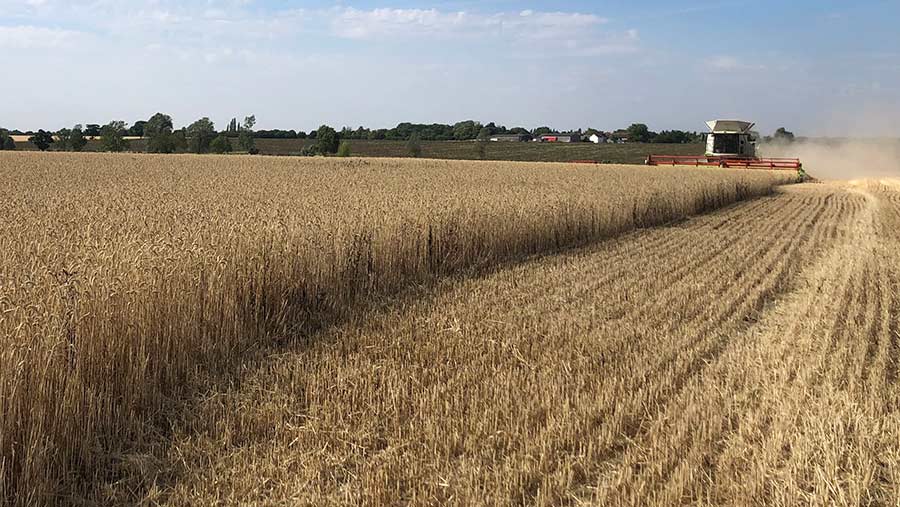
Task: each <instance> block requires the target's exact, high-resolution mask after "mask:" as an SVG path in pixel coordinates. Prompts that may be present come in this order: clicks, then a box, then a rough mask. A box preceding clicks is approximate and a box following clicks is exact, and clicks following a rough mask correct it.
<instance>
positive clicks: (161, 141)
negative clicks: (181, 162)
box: [144, 113, 183, 153]
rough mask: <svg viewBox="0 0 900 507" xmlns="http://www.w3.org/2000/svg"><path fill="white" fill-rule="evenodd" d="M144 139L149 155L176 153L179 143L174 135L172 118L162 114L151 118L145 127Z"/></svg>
mask: <svg viewBox="0 0 900 507" xmlns="http://www.w3.org/2000/svg"><path fill="white" fill-rule="evenodd" d="M144 137H146V138H147V152H148V153H172V152H174V151H175V149H176V144H177V143H176V139H175V138H174V136H173V135H172V117H171V116H169V115H167V114H162V113H156V114H154V115H153V116H151V117H150V119H149V120H148V121H147V122H146V124H145V125H144ZM182 149H183V148H182Z"/></svg>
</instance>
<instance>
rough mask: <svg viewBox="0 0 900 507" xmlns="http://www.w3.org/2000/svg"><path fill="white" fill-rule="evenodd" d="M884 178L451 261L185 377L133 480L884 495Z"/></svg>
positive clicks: (859, 500)
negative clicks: (204, 381) (462, 264)
mask: <svg viewBox="0 0 900 507" xmlns="http://www.w3.org/2000/svg"><path fill="white" fill-rule="evenodd" d="M898 196H900V192H897V191H892V190H890V189H889V188H887V187H886V186H884V185H879V184H865V185H862V186H859V187H851V188H847V187H844V186H841V185H802V186H792V187H787V188H786V189H784V190H783V191H779V192H778V193H777V195H775V196H772V197H766V198H763V199H760V200H756V201H753V202H749V203H745V204H741V205H738V206H734V207H730V208H728V209H726V210H722V211H718V212H715V213H711V214H707V215H703V216H701V217H697V218H694V219H691V220H689V221H685V222H682V223H679V224H677V225H674V226H670V227H660V228H654V229H650V230H643V231H636V232H633V233H629V234H626V235H624V236H623V237H620V238H617V239H615V240H611V241H607V242H603V243H600V244H598V245H593V246H588V247H586V248H584V249H579V250H576V251H570V252H567V253H566V254H565V255H556V256H546V257H541V258H538V259H535V260H533V261H529V262H525V263H521V264H517V265H515V266H511V267H508V268H506V269H502V270H499V271H497V272H493V273H490V274H488V275H486V276H483V277H459V278H455V277H451V278H449V279H445V280H444V281H443V282H442V283H440V284H439V285H438V287H435V288H432V289H423V290H421V291H419V292H418V293H417V296H418V297H415V298H410V300H409V301H408V302H407V303H406V304H404V305H395V304H385V305H383V307H381V308H377V309H374V310H372V311H370V312H369V313H366V314H363V315H358V316H357V317H356V318H355V319H353V320H352V321H350V322H347V323H344V324H343V325H339V326H335V327H333V328H330V329H328V330H326V331H325V332H323V333H322V334H321V335H320V336H319V339H318V340H316V342H315V343H313V344H312V345H310V346H308V347H302V348H295V349H293V350H290V351H289V352H287V353H279V354H273V355H271V356H270V357H266V358H263V359H261V360H260V361H259V362H258V365H257V367H256V368H252V369H248V370H246V371H245V372H244V374H243V375H242V376H241V381H240V382H239V383H235V384H231V385H220V386H218V387H213V388H212V389H210V390H209V392H207V393H205V394H203V395H202V396H199V397H198V400H197V401H196V402H195V403H193V404H191V405H189V407H190V409H189V410H184V411H183V412H182V413H181V415H180V416H179V417H178V418H177V421H178V423H177V427H178V429H177V430H176V431H175V432H174V434H173V435H172V436H171V437H170V439H169V443H168V449H167V451H166V452H164V453H162V454H161V455H160V456H161V457H162V461H161V462H159V463H157V464H156V469H157V470H175V471H176V473H175V474H174V479H173V478H169V479H167V480H165V481H161V482H160V483H158V484H157V486H158V487H157V488H155V489H152V491H150V493H149V494H147V495H146V496H145V497H144V498H145V499H147V500H150V501H151V502H152V501H164V502H166V503H168V504H171V505H211V504H214V503H217V504H221V505H237V504H252V505H372V506H378V505H406V504H410V505H459V506H469V505H503V506H505V505H536V506H538V505H540V506H556V505H573V506H574V505H610V506H618V505H624V506H632V505H633V506H645V505H649V506H652V505H659V506H671V505H754V506H756V505H766V506H768V505H775V506H780V505H783V506H794V505H897V504H898V502H900V382H898V374H897V372H898V363H900V348H898V341H900V327H898V326H900V269H898V263H897V261H896V260H897V252H898V251H900V232H898V231H900V198H898ZM140 479H141V478H140V476H139V475H138V474H132V476H131V482H130V484H135V483H139V481H140ZM115 490H117V491H119V492H120V493H123V494H125V495H126V496H127V490H125V489H124V488H122V487H121V486H118V487H117V488H115Z"/></svg>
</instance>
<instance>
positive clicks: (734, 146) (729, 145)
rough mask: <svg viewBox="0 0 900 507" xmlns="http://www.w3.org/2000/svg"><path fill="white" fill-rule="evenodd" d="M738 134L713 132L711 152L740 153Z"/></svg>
mask: <svg viewBox="0 0 900 507" xmlns="http://www.w3.org/2000/svg"><path fill="white" fill-rule="evenodd" d="M740 138H741V136H740V134H715V142H714V144H713V153H727V154H738V153H741V146H740V145H741V139H740Z"/></svg>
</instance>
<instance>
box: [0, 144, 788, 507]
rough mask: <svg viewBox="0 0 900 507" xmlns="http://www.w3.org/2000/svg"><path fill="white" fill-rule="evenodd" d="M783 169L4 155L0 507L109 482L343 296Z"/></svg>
mask: <svg viewBox="0 0 900 507" xmlns="http://www.w3.org/2000/svg"><path fill="white" fill-rule="evenodd" d="M785 178H786V175H785V174H784V173H768V172H755V171H754V172H732V171H723V170H709V169H698V170H685V169H673V170H667V169H657V168H642V167H622V166H620V167H580V166H570V165H558V164H556V165H554V164H517V163H477V162H447V161H409V160H405V161H401V160H378V161H373V160H361V159H350V160H333V159H272V158H251V157H198V156H147V155H88V154H37V153H8V154H7V153H4V154H3V155H2V157H0V181H2V182H3V185H2V186H0V500H3V501H6V502H12V503H18V504H32V503H46V502H49V501H53V499H56V500H59V499H66V498H69V499H71V498H73V497H74V496H80V495H85V494H89V492H88V489H89V488H90V485H91V484H95V483H98V482H101V483H102V482H108V481H113V480H115V474H114V472H111V470H115V469H116V466H114V465H115V464H116V462H117V460H118V458H117V457H116V456H118V453H119V452H120V451H121V450H122V449H123V448H126V447H128V446H129V445H132V444H133V443H134V441H135V440H140V439H141V438H142V435H144V432H145V431H147V428H148V427H150V428H153V427H155V426H156V425H158V424H159V423H158V419H159V418H160V417H161V415H160V414H164V413H165V412H164V408H165V407H166V406H167V400H169V399H170V398H171V397H177V396H179V395H180V393H181V391H182V389H183V388H184V387H185V385H186V384H188V383H189V382H188V379H189V378H191V377H192V375H193V374H194V373H196V372H197V371H198V370H215V369H216V368H229V367H231V366H232V365H234V364H236V363H237V362H239V360H240V358H241V357H242V355H243V354H244V353H245V352H246V351H247V350H248V349H249V348H252V347H255V346H258V345H259V344H261V343H267V342H271V341H272V340H275V339H288V338H295V337H298V336H303V335H304V334H306V333H308V331H310V330H312V329H315V328H317V327H319V326H321V324H322V323H323V322H328V321H331V320H333V319H335V318H338V317H339V316H342V315H348V314H351V313H352V310H353V308H354V305H355V303H357V302H358V301H359V300H360V298H361V297H367V296H371V295H373V294H390V293H392V292H394V291H396V290H398V289H400V288H402V287H404V286H407V285H409V284H411V283H415V282H417V281H423V280H427V279H429V278H430V277H433V276H434V275H439V274H442V273H448V272H453V271H457V270H459V269H462V268H467V267H472V266H478V265H489V264H492V263H496V262H499V261H503V260H509V259H515V258H519V257H522V256H525V255H529V254H534V253H540V252H546V251H551V250H555V249H559V248H562V247H566V246H571V245H576V244H582V243H585V242H588V241H591V240H594V239H598V238H603V237H608V236H611V235H613V234H615V233H618V232H621V231H624V230H627V229H630V228H633V227H635V226H643V225H652V224H658V223H662V222H665V221H669V220H672V219H676V218H680V217H683V216H685V215H689V214H692V213H696V212H699V211H703V210H706V209H711V208H715V207H719V206H722V205H725V204H728V203H731V202H734V201H736V200H740V199H743V198H746V197H751V196H756V195H762V194H766V193H768V192H770V190H771V188H772V186H773V185H775V184H777V183H782V182H784V181H785Z"/></svg>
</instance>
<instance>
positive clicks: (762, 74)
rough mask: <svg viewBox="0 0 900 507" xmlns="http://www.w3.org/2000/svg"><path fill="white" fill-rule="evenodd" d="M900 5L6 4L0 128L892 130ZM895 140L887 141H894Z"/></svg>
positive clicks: (169, 0) (2, 10)
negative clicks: (167, 118)
mask: <svg viewBox="0 0 900 507" xmlns="http://www.w3.org/2000/svg"><path fill="white" fill-rule="evenodd" d="M898 20H900V0H880V1H876V0H870V1H862V2H856V3H851V2H846V1H844V2H836V1H812V0H801V1H794V2H774V1H757V2H746V1H714V0H709V1H693V2H691V1H684V2H677V3H676V2H663V1H657V0H648V1H644V2H639V3H637V2H625V1H607V2H603V1H593V2H589V1H583V0H582V1H569V2H560V3H553V2H532V1H525V2H513V1H509V0H496V1H479V2H475V1H435V2H409V1H403V0H395V1H389V0H385V1H360V2H351V1H342V2H324V1H307V2H300V1H288V0H257V1H254V0H203V1H194V2H190V1H181V2H178V1H173V0H130V1H127V2H126V1H113V0H84V1H79V0H74V1H62V0H0V47H2V52H0V68H3V69H4V76H3V78H2V79H0V97H2V102H0V125H3V126H5V127H8V128H19V129H36V128H51V129H56V128H60V127H63V126H70V125H72V124H75V123H105V122H107V121H109V120H113V119H120V120H124V121H126V122H129V123H131V122H134V121H135V120H138V119H146V118H147V117H149V116H150V115H151V114H153V113H154V112H156V111H163V112H166V113H169V114H171V115H172V116H173V118H174V119H175V122H176V124H179V125H183V124H186V123H189V122H191V121H193V120H195V119H197V118H199V117H201V116H209V117H210V118H211V119H212V120H213V121H215V122H216V123H217V124H218V125H219V126H224V125H225V123H226V122H227V121H228V119H230V118H231V117H234V116H238V117H242V116H244V115H247V114H251V113H253V114H255V115H256V117H257V119H258V126H259V128H285V129H301V130H310V129H312V128H315V127H317V126H318V125H320V124H322V123H327V124H330V125H333V126H336V127H340V126H344V125H346V126H353V127H355V126H358V125H365V126H369V127H390V126H393V125H395V124H397V123H398V122H401V121H413V122H428V123H431V122H440V123H453V122H456V121H460V120H464V119H476V120H480V121H484V122H487V121H494V122H497V123H498V124H505V125H507V126H510V127H512V126H520V125H521V126H525V127H536V126H541V125H549V126H551V127H555V128H558V129H570V128H579V127H581V128H586V127H596V128H601V129H614V128H617V127H620V126H626V125H628V124H630V123H633V122H644V123H647V124H649V125H650V127H651V128H653V129H656V130H661V129H670V128H680V129H696V130H701V129H702V128H703V121H704V120H706V119H711V118H717V117H718V118H721V117H740V118H746V119H750V120H754V121H756V122H757V123H758V124H759V127H760V130H761V131H763V132H768V131H771V130H774V129H775V128H776V127H778V126H782V125H784V126H787V127H788V128H790V129H792V130H794V131H796V132H798V133H801V134H806V135H846V134H853V135H882V134H885V133H886V134H888V135H894V136H896V135H897V126H896V125H897V123H898V122H897V119H898V118H900V34H898V31H897V30H896V24H897V22H898ZM891 129H894V130H893V131H890V130H891Z"/></svg>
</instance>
